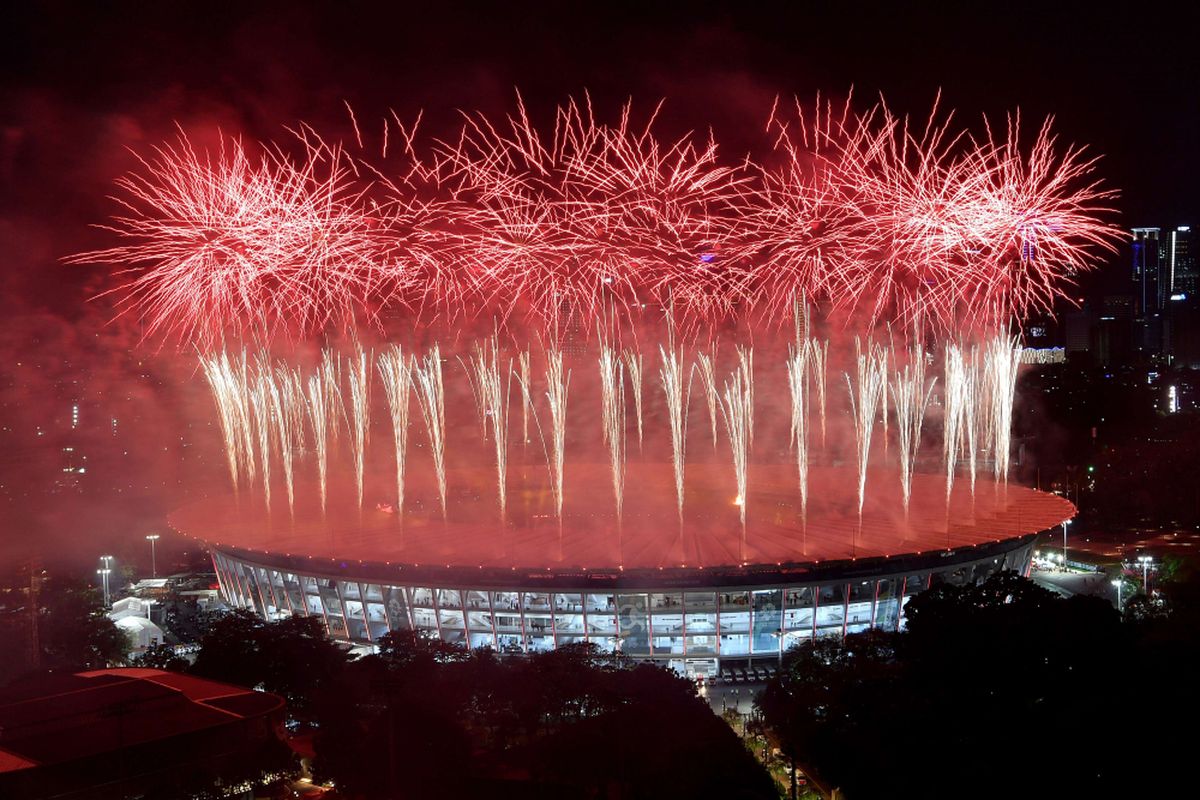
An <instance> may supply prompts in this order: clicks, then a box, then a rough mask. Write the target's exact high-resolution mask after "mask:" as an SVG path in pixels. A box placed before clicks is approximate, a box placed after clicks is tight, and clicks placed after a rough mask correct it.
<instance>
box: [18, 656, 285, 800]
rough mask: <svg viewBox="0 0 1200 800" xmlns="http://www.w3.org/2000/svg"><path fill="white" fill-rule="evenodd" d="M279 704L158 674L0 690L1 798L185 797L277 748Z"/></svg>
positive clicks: (107, 675) (132, 672) (116, 672)
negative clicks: (150, 795) (149, 795)
mask: <svg viewBox="0 0 1200 800" xmlns="http://www.w3.org/2000/svg"><path fill="white" fill-rule="evenodd" d="M283 716H284V702H283V699H282V698H280V697H278V696H277V695H273V694H268V693H265V692H255V691H251V690H249V689H243V688H240V687H237V686H230V685H228V684H224V683H218V682H216V681H210V680H204V679H202V678H196V677H193V676H190V675H181V674H177V673H173V672H164V671H162V670H156V669H105V670H96V671H93V672H81V673H78V674H75V675H52V676H47V677H42V678H37V679H34V680H30V681H20V682H17V683H14V684H10V685H9V686H6V687H4V688H3V689H0V797H6V798H8V797H11V798H21V799H22V800H38V798H63V799H64V800H75V799H76V798H78V800H84V798H86V799H87V800H107V799H108V798H126V797H138V796H142V795H147V794H153V795H154V796H156V797H169V796H173V797H187V796H190V795H191V794H192V793H193V792H194V791H195V790H196V789H197V788H199V787H203V786H206V785H210V784H211V783H212V781H213V780H215V779H216V778H217V777H218V776H234V775H246V774H251V773H252V772H253V771H254V770H255V769H256V768H257V767H258V765H260V764H263V763H267V762H268V760H269V754H274V753H277V752H278V748H281V747H282V746H283V745H282V744H281V735H282V725H283Z"/></svg>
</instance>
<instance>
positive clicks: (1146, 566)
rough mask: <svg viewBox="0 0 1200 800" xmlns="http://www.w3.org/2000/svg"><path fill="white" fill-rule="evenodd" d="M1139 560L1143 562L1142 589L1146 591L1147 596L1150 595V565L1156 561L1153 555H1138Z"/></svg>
mask: <svg viewBox="0 0 1200 800" xmlns="http://www.w3.org/2000/svg"><path fill="white" fill-rule="evenodd" d="M1138 561H1140V562H1141V564H1142V591H1143V592H1145V593H1146V597H1149V596H1150V565H1151V564H1153V563H1154V557H1153V556H1138Z"/></svg>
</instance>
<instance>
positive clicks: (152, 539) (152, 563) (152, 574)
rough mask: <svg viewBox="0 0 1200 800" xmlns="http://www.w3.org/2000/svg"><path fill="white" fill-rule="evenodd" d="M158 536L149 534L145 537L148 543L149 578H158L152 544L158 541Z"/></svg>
mask: <svg viewBox="0 0 1200 800" xmlns="http://www.w3.org/2000/svg"><path fill="white" fill-rule="evenodd" d="M158 538H159V535H158V534H157V533H151V534H150V535H148V536H147V537H146V541H148V542H150V577H151V578H157V577H158V562H157V561H156V560H155V558H154V543H155V542H157V541H158Z"/></svg>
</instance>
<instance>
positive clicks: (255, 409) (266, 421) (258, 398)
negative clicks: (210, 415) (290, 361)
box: [249, 363, 274, 510]
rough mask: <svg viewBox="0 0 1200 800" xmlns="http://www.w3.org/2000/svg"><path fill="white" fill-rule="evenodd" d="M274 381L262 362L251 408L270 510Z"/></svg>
mask: <svg viewBox="0 0 1200 800" xmlns="http://www.w3.org/2000/svg"><path fill="white" fill-rule="evenodd" d="M273 386H274V381H273V380H272V376H271V367H270V365H269V364H266V363H260V364H259V366H258V374H257V375H256V376H255V379H254V383H253V385H252V386H251V389H250V392H249V394H250V408H251V411H252V413H253V418H254V431H255V433H256V435H257V439H258V466H259V474H260V475H262V487H263V499H264V501H265V503H266V507H267V509H268V510H270V508H271V439H272V436H271V432H272V428H273V427H274V425H273V414H272V411H273V408H272V402H271V395H272V389H273Z"/></svg>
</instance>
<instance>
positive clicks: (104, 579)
mask: <svg viewBox="0 0 1200 800" xmlns="http://www.w3.org/2000/svg"><path fill="white" fill-rule="evenodd" d="M110 572H112V570H111V569H98V570H96V574H97V575H99V576H100V586H101V587H103V589H104V605H105V607H107V606H108V573H110Z"/></svg>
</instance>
